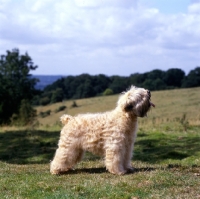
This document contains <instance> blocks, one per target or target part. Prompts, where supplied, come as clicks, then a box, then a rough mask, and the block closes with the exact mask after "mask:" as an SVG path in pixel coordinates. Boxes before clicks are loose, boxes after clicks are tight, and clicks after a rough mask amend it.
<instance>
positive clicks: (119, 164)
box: [105, 146, 127, 175]
mask: <svg viewBox="0 0 200 199" xmlns="http://www.w3.org/2000/svg"><path fill="white" fill-rule="evenodd" d="M123 156H124V150H123V149H120V148H119V147H117V146H116V148H115V149H113V148H112V149H107V150H106V157H105V164H106V168H107V170H108V171H109V172H110V173H113V174H118V175H123V174H125V173H126V172H127V170H126V169H124V166H123V161H122V160H123Z"/></svg>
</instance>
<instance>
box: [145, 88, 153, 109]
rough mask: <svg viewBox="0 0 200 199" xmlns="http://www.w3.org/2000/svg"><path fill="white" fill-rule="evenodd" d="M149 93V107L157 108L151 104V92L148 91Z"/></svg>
mask: <svg viewBox="0 0 200 199" xmlns="http://www.w3.org/2000/svg"><path fill="white" fill-rule="evenodd" d="M147 93H148V95H149V106H150V107H151V106H153V107H154V108H155V104H154V103H152V102H151V92H150V91H149V90H147Z"/></svg>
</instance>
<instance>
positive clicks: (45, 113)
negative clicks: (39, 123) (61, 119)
mask: <svg viewBox="0 0 200 199" xmlns="http://www.w3.org/2000/svg"><path fill="white" fill-rule="evenodd" d="M50 114H51V110H47V111H45V112H42V111H41V112H40V113H39V116H40V117H42V118H44V117H47V116H49V115H50Z"/></svg>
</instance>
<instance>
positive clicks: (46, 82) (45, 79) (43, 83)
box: [32, 75, 66, 90]
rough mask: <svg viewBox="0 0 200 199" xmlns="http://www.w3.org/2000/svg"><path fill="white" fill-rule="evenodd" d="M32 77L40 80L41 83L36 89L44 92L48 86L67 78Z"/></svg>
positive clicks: (51, 76)
mask: <svg viewBox="0 0 200 199" xmlns="http://www.w3.org/2000/svg"><path fill="white" fill-rule="evenodd" d="M32 77H34V78H37V79H39V80H40V81H39V82H38V83H37V84H36V86H35V88H36V89H39V90H43V89H44V88H45V87H46V86H47V85H50V84H52V83H53V82H55V81H56V80H58V79H60V78H62V77H66V76H62V75H32Z"/></svg>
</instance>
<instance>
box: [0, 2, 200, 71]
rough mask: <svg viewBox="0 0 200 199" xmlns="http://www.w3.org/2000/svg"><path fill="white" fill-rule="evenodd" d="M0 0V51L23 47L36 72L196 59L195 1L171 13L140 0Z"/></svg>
mask: <svg viewBox="0 0 200 199" xmlns="http://www.w3.org/2000/svg"><path fill="white" fill-rule="evenodd" d="M0 5H1V6H0V54H3V53H5V51H6V50H9V49H12V48H14V47H18V48H19V49H20V50H22V51H28V52H29V54H30V55H31V56H32V58H33V61H34V62H35V63H36V64H38V65H39V68H38V69H37V71H38V72H37V73H41V74H45V73H47V74H63V70H64V71H65V73H66V74H80V73H82V72H88V73H92V74H95V73H105V74H122V75H128V74H130V73H133V72H145V71H147V70H152V69H154V68H161V69H167V68H170V67H183V69H184V70H185V71H188V70H189V69H193V68H194V67H195V66H196V65H198V64H199V61H200V58H199V53H198V52H199V50H200V43H199V41H200V26H199V24H200V15H199V13H200V3H199V2H194V3H192V4H191V5H190V6H189V7H188V12H187V13H177V14H173V15H172V14H171V15H165V14H162V13H161V12H160V11H159V10H158V9H157V8H151V7H145V6H144V4H141V3H140V1H139V0H136V1H133V0H126V1H124V0H95V1H94V0H67V1H66V0H60V1H54V0H43V1H39V0H26V1H21V3H20V4H19V3H16V1H14V0H10V1H8V0H7V1H4V0H0ZM65 67H66V68H65ZM189 67H190V68H189Z"/></svg>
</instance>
